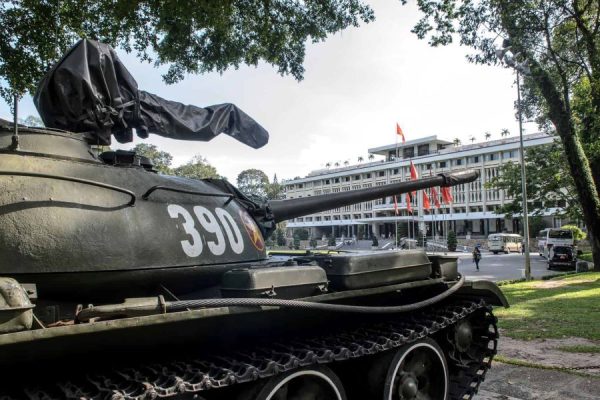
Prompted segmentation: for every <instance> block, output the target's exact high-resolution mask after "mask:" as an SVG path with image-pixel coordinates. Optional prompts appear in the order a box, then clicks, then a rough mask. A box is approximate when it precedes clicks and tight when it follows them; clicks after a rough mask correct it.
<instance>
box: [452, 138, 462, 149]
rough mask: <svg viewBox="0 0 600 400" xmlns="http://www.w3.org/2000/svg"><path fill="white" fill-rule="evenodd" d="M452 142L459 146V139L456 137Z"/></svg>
mask: <svg viewBox="0 0 600 400" xmlns="http://www.w3.org/2000/svg"><path fill="white" fill-rule="evenodd" d="M452 143H454V146H456V147H458V146H460V144H461V141H460V139H459V138H456V139H454V140H453V141H452Z"/></svg>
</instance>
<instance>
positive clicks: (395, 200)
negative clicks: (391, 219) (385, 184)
mask: <svg viewBox="0 0 600 400" xmlns="http://www.w3.org/2000/svg"><path fill="white" fill-rule="evenodd" d="M394 212H395V213H396V215H398V199H397V198H396V196H394Z"/></svg>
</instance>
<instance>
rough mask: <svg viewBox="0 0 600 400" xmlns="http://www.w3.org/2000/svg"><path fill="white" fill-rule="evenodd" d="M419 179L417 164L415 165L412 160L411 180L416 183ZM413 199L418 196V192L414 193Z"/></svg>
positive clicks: (414, 191)
mask: <svg viewBox="0 0 600 400" xmlns="http://www.w3.org/2000/svg"><path fill="white" fill-rule="evenodd" d="M417 179H419V175H418V174H417V169H416V168H415V164H413V162H412V160H411V161H410V180H411V181H414V180H417ZM412 195H413V197H414V196H416V195H417V192H416V190H413V191H412Z"/></svg>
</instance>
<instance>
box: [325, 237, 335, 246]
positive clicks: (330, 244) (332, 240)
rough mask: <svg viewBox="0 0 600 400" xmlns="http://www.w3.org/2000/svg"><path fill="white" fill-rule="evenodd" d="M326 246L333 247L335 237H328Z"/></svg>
mask: <svg viewBox="0 0 600 400" xmlns="http://www.w3.org/2000/svg"><path fill="white" fill-rule="evenodd" d="M327 245H328V246H335V245H336V243H335V237H333V235H329V239H328V240H327Z"/></svg>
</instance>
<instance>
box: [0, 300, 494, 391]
mask: <svg viewBox="0 0 600 400" xmlns="http://www.w3.org/2000/svg"><path fill="white" fill-rule="evenodd" d="M491 311H492V309H491V307H490V306H488V305H486V304H485V302H483V301H479V302H472V301H455V302H452V303H449V304H447V305H444V306H442V307H439V306H436V307H434V308H429V309H427V310H423V311H420V312H416V313H412V314H410V315H405V316H403V315H401V316H398V317H395V318H394V319H393V320H389V321H387V322H381V323H377V324H375V325H372V326H369V327H368V328H364V327H362V328H357V329H353V330H349V331H346V332H344V333H341V334H332V335H325V336H318V337H313V338H310V339H298V340H291V341H287V342H281V343H275V344H273V345H272V346H270V347H269V348H255V349H253V350H252V351H244V352H240V353H235V354H233V355H230V356H223V357H212V358H210V359H209V360H206V361H204V360H203V361H200V360H192V361H174V362H173V361H171V362H167V363H162V364H153V365H145V366H141V367H138V368H129V369H121V370H118V371H111V372H110V373H107V374H105V375H100V374H97V375H93V376H87V377H86V378H83V379H81V380H72V381H64V382H60V383H56V384H53V385H52V387H43V388H33V387H32V388H26V389H20V390H19V392H20V393H22V394H23V396H21V395H20V394H19V395H17V396H16V397H15V394H11V395H4V396H3V395H2V393H0V400H17V399H21V398H26V399H30V400H54V399H57V400H58V399H78V400H82V399H89V400H146V399H156V398H165V397H172V396H177V395H181V394H192V393H195V394H199V395H200V396H202V393H208V392H211V391H212V390H214V389H217V388H223V387H227V386H231V385H234V384H240V383H245V382H251V381H255V380H257V379H260V378H268V377H272V376H274V375H276V374H279V373H282V372H285V371H289V370H292V369H296V368H300V367H306V366H311V365H316V364H328V363H332V362H335V361H345V360H351V359H357V358H360V357H363V356H367V355H373V354H378V353H381V352H383V351H386V350H391V349H395V348H398V347H400V346H403V345H405V344H408V343H411V342H414V341H416V340H419V339H422V338H425V337H427V336H431V335H436V337H437V338H438V342H440V343H439V344H440V345H441V346H442V348H444V351H445V352H446V355H447V361H448V364H449V371H450V398H451V399H471V398H473V396H474V395H475V394H476V393H477V390H478V388H479V385H480V384H481V382H482V381H483V380H484V379H485V375H486V372H487V371H488V369H489V368H490V366H491V362H492V358H493V357H494V355H495V354H496V349H497V340H498V330H497V327H496V321H497V320H496V318H495V317H494V316H493V315H492V312H491ZM470 316H472V318H471V319H470V320H471V321H474V322H475V325H476V326H473V332H474V333H477V335H474V336H476V339H474V342H473V345H472V346H471V351H469V354H467V353H460V352H459V351H458V350H457V349H456V347H455V346H454V344H453V340H452V337H453V335H452V330H453V326H454V325H455V324H456V323H457V322H459V321H462V320H464V319H466V318H468V317H470ZM444 330H446V331H445V332H446V333H444ZM440 338H442V339H440ZM199 398H200V399H201V398H202V397H199Z"/></svg>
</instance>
